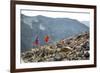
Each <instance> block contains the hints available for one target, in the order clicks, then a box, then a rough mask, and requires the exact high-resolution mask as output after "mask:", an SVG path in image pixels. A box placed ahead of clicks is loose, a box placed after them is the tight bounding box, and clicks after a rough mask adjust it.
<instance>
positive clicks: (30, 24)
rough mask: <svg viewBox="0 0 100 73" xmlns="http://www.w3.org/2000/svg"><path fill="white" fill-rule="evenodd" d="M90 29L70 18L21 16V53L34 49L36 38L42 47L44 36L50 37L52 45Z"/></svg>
mask: <svg viewBox="0 0 100 73" xmlns="http://www.w3.org/2000/svg"><path fill="white" fill-rule="evenodd" d="M88 31H89V27H87V26H86V25H84V24H83V23H81V22H79V21H78V20H74V19H69V18H51V17H46V16H42V15H37V16H25V15H23V14H21V51H26V50H29V48H33V47H34V46H33V44H32V43H33V41H34V40H35V37H36V36H38V37H39V43H40V45H44V44H45V42H44V36H45V35H49V36H50V38H51V40H50V43H54V42H57V41H59V40H61V39H64V38H67V37H71V36H73V35H77V34H80V33H82V32H88Z"/></svg>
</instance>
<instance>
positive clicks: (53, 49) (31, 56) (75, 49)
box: [21, 32, 90, 63]
mask: <svg viewBox="0 0 100 73" xmlns="http://www.w3.org/2000/svg"><path fill="white" fill-rule="evenodd" d="M89 50H90V47H89V33H87V32H85V33H82V34H79V35H77V36H74V37H70V38H67V39H63V40H61V41H59V42H56V43H55V44H47V45H44V46H38V47H37V48H33V49H31V50H29V51H27V52H23V53H22V54H21V58H22V60H23V61H24V62H25V63H27V62H50V61H64V60H89V57H90V53H89Z"/></svg>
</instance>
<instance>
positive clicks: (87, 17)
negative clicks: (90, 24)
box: [21, 10, 90, 21]
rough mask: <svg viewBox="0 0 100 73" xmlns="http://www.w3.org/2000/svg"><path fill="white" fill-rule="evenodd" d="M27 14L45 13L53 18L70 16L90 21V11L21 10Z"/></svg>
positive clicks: (44, 14)
mask: <svg viewBox="0 0 100 73" xmlns="http://www.w3.org/2000/svg"><path fill="white" fill-rule="evenodd" d="M21 13H22V14H24V15H26V16H37V15H43V16H47V17H52V18H70V19H76V20H78V21H90V14H89V12H72V11H54V10H53V11H50V10H21Z"/></svg>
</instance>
